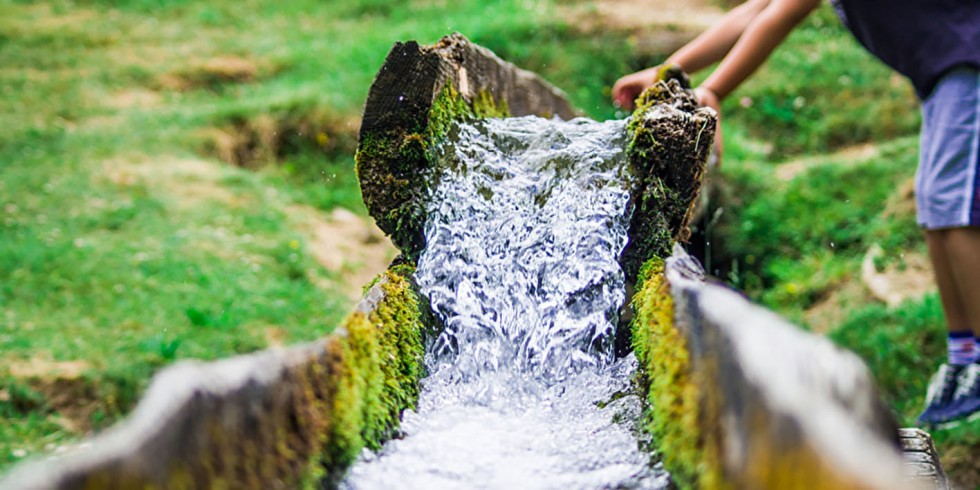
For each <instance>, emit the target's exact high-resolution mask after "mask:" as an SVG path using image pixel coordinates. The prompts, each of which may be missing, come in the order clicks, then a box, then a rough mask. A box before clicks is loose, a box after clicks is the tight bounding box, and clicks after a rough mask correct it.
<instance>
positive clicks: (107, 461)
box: [0, 266, 424, 490]
mask: <svg viewBox="0 0 980 490" xmlns="http://www.w3.org/2000/svg"><path fill="white" fill-rule="evenodd" d="M411 272H412V270H411V268H410V267H407V266H399V267H396V268H393V269H392V270H390V271H388V272H387V273H385V274H384V275H383V276H382V277H381V279H380V280H379V281H377V282H376V283H375V284H374V285H373V286H372V287H371V288H370V289H369V290H368V292H367V293H366V295H365V297H364V299H363V300H362V301H361V303H360V304H359V305H358V307H357V310H356V311H354V312H353V313H352V314H351V315H350V316H348V318H347V319H346V320H345V321H344V323H343V324H342V325H341V328H338V329H337V330H336V331H335V332H334V333H332V334H331V335H329V336H327V337H326V338H324V339H323V340H320V341H318V342H314V343H312V344H308V345H302V346H297V347H293V348H289V349H281V350H275V349H273V350H268V351H263V352H259V353H255V354H250V355H244V356H239V357H235V358H231V359H226V360H221V361H216V362H212V363H203V362H195V361H185V362H181V363H178V364H176V365H174V366H172V367H169V368H167V369H165V370H164V371H162V372H161V373H160V374H159V375H157V377H156V378H155V379H154V381H153V383H152V384H151V385H150V388H149V389H148V391H147V393H146V395H145V396H144V397H143V399H142V401H141V402H140V403H139V405H138V406H137V407H136V410H135V411H134V413H133V414H132V415H131V416H130V417H129V418H128V419H126V420H125V421H123V422H122V423H120V424H119V425H117V426H115V427H113V428H111V429H110V430H109V431H107V432H106V433H105V434H103V435H100V436H97V437H95V438H93V439H91V440H89V441H86V442H83V443H82V444H81V445H79V446H78V447H77V448H76V449H74V450H73V451H70V452H68V453H66V454H64V455H61V456H58V457H57V459H55V460H53V461H37V462H28V463H26V464H24V465H21V466H19V467H16V468H15V469H14V470H13V471H12V473H11V474H10V475H8V477H7V478H6V479H5V480H3V481H0V488H5V489H37V488H45V489H86V488H98V489H120V490H122V489H126V490H129V489H151V488H154V489H159V488H171V489H181V488H256V489H258V488H262V489H265V488H296V487H300V486H319V482H320V481H321V480H323V479H324V478H325V479H326V480H325V481H327V482H329V481H332V480H334V479H336V478H337V477H338V476H339V475H341V474H342V473H343V471H344V469H345V468H346V466H347V465H348V464H349V463H350V462H352V461H353V459H354V458H355V457H356V456H357V454H358V453H359V452H360V450H361V448H363V447H372V448H377V447H379V446H380V444H381V442H382V441H383V440H384V439H386V438H387V437H388V436H389V435H391V434H392V431H393V430H394V429H395V428H396V427H397V425H398V420H399V419H398V418H399V415H400V413H401V411H402V410H403V409H405V408H409V407H413V406H414V405H415V402H416V399H417V397H418V383H419V379H420V378H421V377H422V375H423V366H424V365H423V363H422V355H423V349H422V339H421V335H422V324H421V318H422V311H421V310H420V303H419V300H418V298H417V296H416V293H415V292H414V289H413V287H412V285H411V283H410V279H409V277H410V274H411Z"/></svg>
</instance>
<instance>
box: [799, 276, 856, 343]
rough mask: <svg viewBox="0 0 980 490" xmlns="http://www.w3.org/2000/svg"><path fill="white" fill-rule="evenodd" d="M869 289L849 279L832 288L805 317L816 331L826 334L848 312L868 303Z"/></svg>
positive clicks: (804, 314)
mask: <svg viewBox="0 0 980 490" xmlns="http://www.w3.org/2000/svg"><path fill="white" fill-rule="evenodd" d="M868 300H869V294H868V291H867V289H866V288H865V287H864V286H863V285H862V284H861V283H860V282H858V281H855V280H848V281H845V282H844V283H843V284H840V285H838V286H837V287H835V288H833V289H832V290H830V291H829V292H828V293H827V294H826V295H825V296H824V297H823V298H822V299H821V300H820V301H818V302H817V303H816V304H814V305H813V306H811V307H810V308H808V309H807V310H806V311H805V312H804V313H803V319H804V320H805V321H806V323H807V325H810V328H812V329H813V332H814V333H818V334H826V333H828V332H830V331H832V330H834V329H835V328H837V327H838V326H840V324H841V322H843V321H844V319H845V318H846V313H847V312H848V311H852V310H853V309H854V308H856V307H858V306H860V305H862V304H866V303H867V302H868Z"/></svg>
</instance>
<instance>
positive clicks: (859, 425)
mask: <svg viewBox="0 0 980 490" xmlns="http://www.w3.org/2000/svg"><path fill="white" fill-rule="evenodd" d="M665 274H666V279H667V284H668V287H669V292H670V296H671V298H672V300H673V308H674V315H673V320H674V326H675V328H677V329H678V330H679V331H680V332H681V333H682V336H683V339H684V344H685V346H686V349H687V350H688V352H689V356H690V370H691V373H690V375H691V380H692V382H693V383H694V384H695V385H696V386H697V387H698V393H699V395H698V400H699V403H698V410H699V416H698V420H699V423H698V426H699V429H700V430H701V431H702V433H701V435H700V436H701V440H702V441H703V444H704V451H705V455H706V456H705V457H706V460H708V461H717V462H718V464H719V466H720V467H719V468H717V469H716V470H717V474H718V475H720V478H721V479H722V481H724V482H725V483H726V484H727V485H731V486H732V487H734V488H751V489H792V488H799V489H803V488H807V489H817V488H834V489H841V488H879V489H901V488H914V485H912V484H911V483H910V482H909V481H907V480H906V479H905V477H904V472H903V468H904V467H905V466H906V463H904V462H903V460H902V457H901V452H900V451H899V437H898V432H897V428H896V426H895V422H894V419H893V418H892V416H891V412H890V410H889V409H888V407H887V406H886V405H885V404H884V403H883V402H882V401H881V399H880V397H879V395H878V391H877V388H876V387H875V384H874V382H873V378H872V377H871V375H870V373H869V371H868V369H867V367H866V366H865V365H864V363H863V362H862V361H861V360H860V359H859V358H858V357H857V356H856V355H854V354H852V353H850V352H846V351H844V350H842V349H840V348H838V347H836V346H834V345H833V344H832V343H831V342H830V341H828V340H826V339H824V338H822V337H818V336H815V335H812V334H809V333H807V332H804V331H802V330H801V329H799V328H797V327H795V326H793V325H791V324H789V323H787V322H786V321H785V320H783V319H781V318H780V317H778V316H776V315H775V314H773V313H771V312H769V311H767V310H765V309H763V308H761V307H758V306H755V305H752V304H751V303H749V302H748V301H747V300H746V299H745V298H744V297H742V296H741V295H739V294H738V293H736V292H735V291H732V290H730V289H728V288H725V287H722V286H719V285H715V284H711V283H707V282H705V281H704V278H703V271H702V270H701V269H700V265H698V264H697V263H696V262H695V261H693V260H692V259H691V258H689V257H688V256H687V255H686V254H685V253H684V252H683V250H680V249H678V250H677V251H676V252H675V254H674V256H673V257H671V258H670V259H668V261H667V263H666V272H665ZM677 348H684V346H677ZM907 464H912V463H907Z"/></svg>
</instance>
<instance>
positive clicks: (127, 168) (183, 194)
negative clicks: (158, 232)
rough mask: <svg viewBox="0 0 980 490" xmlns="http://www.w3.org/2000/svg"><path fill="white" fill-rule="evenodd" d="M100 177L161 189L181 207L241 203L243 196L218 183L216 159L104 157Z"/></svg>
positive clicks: (219, 170) (220, 174)
mask: <svg viewBox="0 0 980 490" xmlns="http://www.w3.org/2000/svg"><path fill="white" fill-rule="evenodd" d="M102 170H103V173H102V176H103V178H106V179H108V180H109V181H111V182H112V183H114V184H116V185H118V186H121V187H131V186H134V185H138V184H145V185H147V186H150V187H153V188H156V189H162V190H164V191H166V192H167V193H168V194H169V195H171V196H174V197H175V199H174V201H175V202H176V204H177V205H178V206H179V207H181V208H184V209H186V208H191V207H194V206H199V205H201V204H204V203H208V202H220V203H222V204H225V205H229V206H237V205H241V204H243V203H242V198H240V197H238V196H236V195H235V194H233V193H232V192H231V191H229V190H228V189H227V188H225V187H224V186H223V185H222V184H221V182H220V181H221V178H222V177H223V175H224V169H223V167H222V166H221V165H220V164H218V163H215V162H210V161H207V160H198V159H192V158H162V159H155V160H147V161H141V162H132V161H123V160H106V161H105V162H103V164H102Z"/></svg>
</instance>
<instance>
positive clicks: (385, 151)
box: [357, 33, 578, 257]
mask: <svg viewBox="0 0 980 490" xmlns="http://www.w3.org/2000/svg"><path fill="white" fill-rule="evenodd" d="M440 104H441V106H440ZM488 114H489V115H503V114H508V115H512V116H523V115H532V114H533V115H539V116H544V117H552V116H559V117H562V118H566V119H567V118H572V117H575V116H576V115H577V114H578V112H577V111H576V110H575V109H574V108H573V107H572V105H571V104H570V103H569V102H568V100H566V98H565V96H564V94H563V93H562V92H561V91H560V90H558V89H556V88H555V87H553V86H552V85H550V84H548V83H547V82H545V81H544V80H542V79H541V78H540V77H539V76H537V75H535V74H534V73H531V72H529V71H525V70H521V69H520V68H517V67H516V66H514V65H513V64H511V63H508V62H506V61H503V60H501V59H500V58H498V57H497V56H496V55H494V54H493V53H492V52H491V51H490V50H488V49H486V48H483V47H481V46H477V45H475V44H473V43H471V42H469V41H468V40H467V39H466V38H465V37H463V36H462V35H461V34H458V33H457V34H453V35H451V36H447V37H445V38H443V39H441V40H440V41H439V42H437V43H436V44H434V45H432V46H420V45H419V44H418V43H416V42H415V41H409V42H406V43H396V44H395V45H394V47H392V49H391V52H390V53H389V54H388V57H387V59H386V60H385V63H384V65H383V66H382V67H381V70H380V71H379V72H378V74H377V76H376V77H375V79H374V82H373V83H372V85H371V90H370V93H369V94H368V99H367V103H366V104H365V107H364V117H363V119H362V122H361V131H360V142H359V146H358V155H357V171H358V178H359V180H360V184H361V194H362V195H363V197H364V203H365V204H366V205H367V208H368V211H369V212H370V213H371V216H373V217H374V219H375V220H376V221H377V223H378V226H379V227H380V228H381V229H382V230H384V231H385V232H386V233H387V234H388V235H390V236H391V238H392V241H393V242H394V243H395V245H396V246H397V247H398V248H399V249H401V251H402V252H403V253H405V254H406V255H407V256H409V257H414V256H415V255H417V254H418V253H419V252H420V251H421V250H422V249H423V248H424V245H425V239H424V237H423V234H422V226H423V225H424V217H425V216H424V208H425V200H426V198H427V196H428V193H429V191H430V186H431V184H432V182H433V180H434V175H433V172H432V169H433V168H432V167H433V165H434V155H433V147H434V145H435V144H436V143H437V142H438V140H439V139H440V138H441V137H442V136H443V135H442V134H441V132H442V131H443V130H445V128H446V125H447V122H448V121H446V120H445V119H449V120H452V119H465V118H467V117H472V116H474V115H476V116H480V115H488Z"/></svg>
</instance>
